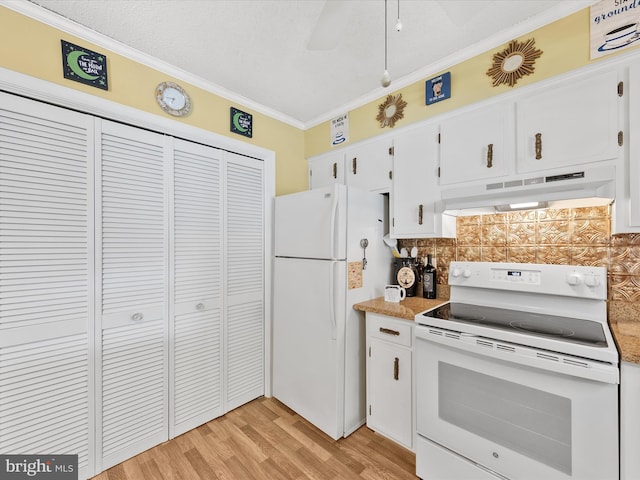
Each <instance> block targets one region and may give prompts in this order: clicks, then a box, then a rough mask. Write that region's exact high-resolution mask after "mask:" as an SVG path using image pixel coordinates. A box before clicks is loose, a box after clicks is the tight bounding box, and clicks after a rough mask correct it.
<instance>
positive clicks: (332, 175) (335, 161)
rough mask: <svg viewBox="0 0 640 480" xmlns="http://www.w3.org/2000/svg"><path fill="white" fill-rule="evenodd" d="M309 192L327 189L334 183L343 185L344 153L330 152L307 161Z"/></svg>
mask: <svg viewBox="0 0 640 480" xmlns="http://www.w3.org/2000/svg"><path fill="white" fill-rule="evenodd" d="M308 163H309V190H313V189H314V188H322V187H327V186H329V185H333V184H334V183H342V184H344V152H343V151H338V152H331V153H328V154H324V155H318V156H317V157H313V158H310V159H309V161H308Z"/></svg>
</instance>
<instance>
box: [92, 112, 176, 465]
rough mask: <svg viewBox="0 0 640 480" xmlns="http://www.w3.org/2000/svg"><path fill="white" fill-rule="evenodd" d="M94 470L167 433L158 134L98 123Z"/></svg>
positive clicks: (165, 258)
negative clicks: (97, 463)
mask: <svg viewBox="0 0 640 480" xmlns="http://www.w3.org/2000/svg"><path fill="white" fill-rule="evenodd" d="M100 124H101V131H100V145H99V146H100V155H99V157H100V158H99V160H100V166H101V168H100V169H99V171H98V172H97V173H99V177H98V188H99V190H100V196H99V198H100V199H101V203H100V205H99V206H98V209H97V211H98V212H100V213H99V215H100V218H99V220H98V227H99V228H98V234H97V237H98V241H99V243H98V244H100V242H101V244H102V249H101V250H100V251H99V252H97V253H98V254H99V261H98V264H99V265H100V266H101V270H100V272H99V277H98V278H99V282H100V284H99V286H98V288H97V291H98V292H99V298H98V301H97V305H98V310H99V312H98V317H99V323H98V325H99V326H100V327H99V332H100V334H101V335H100V337H101V338H100V340H101V343H100V345H101V350H100V352H101V361H100V365H101V367H102V378H101V383H100V391H101V400H102V402H101V408H100V412H99V415H98V419H99V421H98V428H99V429H101V431H100V433H99V438H98V442H99V445H98V452H99V455H100V457H101V461H102V464H101V469H105V468H108V467H110V466H112V465H115V464H117V463H119V462H121V461H122V460H124V459H126V458H129V457H131V456H133V455H136V454H137V453H140V452H142V451H144V450H146V449H148V448H150V447H151V446H154V445H157V444H158V443H160V442H162V441H164V440H166V439H167V438H168V417H167V411H168V408H167V399H168V381H167V375H168V371H167V368H168V361H167V338H168V332H167V317H166V315H167V314H166V312H167V306H168V303H167V300H168V298H169V295H168V288H167V286H168V276H167V272H168V268H167V267H168V265H167V263H168V245H167V243H168V242H167V230H168V224H167V216H166V213H167V212H166V208H165V202H166V200H165V199H166V198H167V195H166V184H165V155H166V153H165V152H166V149H165V147H164V143H165V140H164V137H163V136H162V135H158V134H154V133H151V132H148V131H145V130H140V129H136V128H133V127H128V126H125V125H120V124H115V123H111V122H107V121H102V122H100Z"/></svg>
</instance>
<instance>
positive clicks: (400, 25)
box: [396, 18, 402, 32]
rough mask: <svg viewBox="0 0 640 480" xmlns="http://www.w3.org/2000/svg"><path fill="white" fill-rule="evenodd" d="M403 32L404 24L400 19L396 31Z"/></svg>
mask: <svg viewBox="0 0 640 480" xmlns="http://www.w3.org/2000/svg"><path fill="white" fill-rule="evenodd" d="M401 30H402V22H401V21H400V19H399V18H398V20H397V21H396V31H397V32H399V31H401Z"/></svg>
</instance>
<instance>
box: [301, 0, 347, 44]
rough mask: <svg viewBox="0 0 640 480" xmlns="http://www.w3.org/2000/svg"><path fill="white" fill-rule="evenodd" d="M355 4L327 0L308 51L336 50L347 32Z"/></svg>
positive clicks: (310, 39)
mask: <svg viewBox="0 0 640 480" xmlns="http://www.w3.org/2000/svg"><path fill="white" fill-rule="evenodd" d="M354 4H355V2H351V1H349V0H326V1H325V3H324V7H323V8H322V12H320V16H319V17H318V21H317V22H316V26H315V28H314V29H313V32H312V33H311V37H310V38H309V43H307V49H309V50H333V49H334V48H336V47H337V46H338V44H339V43H340V40H342V37H343V36H344V33H345V32H346V30H347V25H348V23H349V21H350V19H351V12H352V11H353V7H354Z"/></svg>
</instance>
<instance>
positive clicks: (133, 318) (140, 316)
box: [131, 312, 144, 322]
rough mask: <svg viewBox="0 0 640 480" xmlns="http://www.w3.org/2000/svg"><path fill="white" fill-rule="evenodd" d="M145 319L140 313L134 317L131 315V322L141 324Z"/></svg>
mask: <svg viewBox="0 0 640 480" xmlns="http://www.w3.org/2000/svg"><path fill="white" fill-rule="evenodd" d="M143 318H144V315H143V314H142V313H140V312H136V313H134V314H133V315H131V320H133V321H134V322H139V321H140V320H142V319H143Z"/></svg>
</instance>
